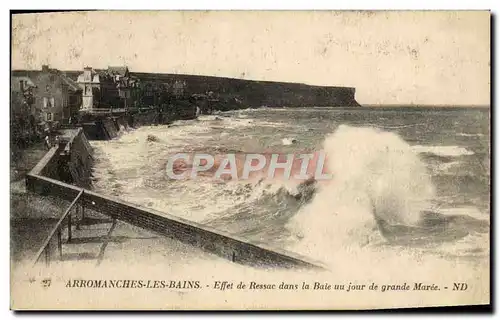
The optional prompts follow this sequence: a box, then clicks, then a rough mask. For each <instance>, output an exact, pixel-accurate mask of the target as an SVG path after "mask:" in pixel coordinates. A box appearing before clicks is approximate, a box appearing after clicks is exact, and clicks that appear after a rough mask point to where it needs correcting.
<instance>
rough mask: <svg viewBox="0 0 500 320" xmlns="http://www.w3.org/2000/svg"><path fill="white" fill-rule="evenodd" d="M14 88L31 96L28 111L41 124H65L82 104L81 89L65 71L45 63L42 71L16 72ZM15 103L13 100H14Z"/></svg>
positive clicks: (14, 72) (15, 90) (13, 82)
mask: <svg viewBox="0 0 500 320" xmlns="http://www.w3.org/2000/svg"><path fill="white" fill-rule="evenodd" d="M11 91H13V92H23V95H25V96H26V95H27V93H28V92H29V94H28V96H31V97H30V99H31V101H30V103H29V109H30V110H29V114H30V115H32V116H33V117H34V121H35V122H36V123H37V124H39V125H45V126H48V127H51V126H55V125H58V124H66V123H68V122H69V119H70V117H72V116H73V115H75V114H76V113H77V112H78V110H79V108H80V106H81V104H82V90H81V88H80V87H79V86H78V84H77V83H76V82H75V81H74V80H72V79H71V78H69V77H68V76H67V75H66V74H65V73H64V72H61V71H59V70H56V69H51V68H49V66H47V65H44V66H42V70H41V71H39V70H36V71H22V70H20V71H13V72H12V77H11ZM13 102H14V101H13Z"/></svg>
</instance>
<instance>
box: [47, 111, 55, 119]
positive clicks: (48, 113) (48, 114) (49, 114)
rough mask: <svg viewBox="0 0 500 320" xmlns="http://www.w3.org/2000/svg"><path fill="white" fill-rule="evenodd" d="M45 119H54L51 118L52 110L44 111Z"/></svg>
mask: <svg viewBox="0 0 500 320" xmlns="http://www.w3.org/2000/svg"><path fill="white" fill-rule="evenodd" d="M45 120H46V121H52V120H54V119H53V118H52V112H46V113H45Z"/></svg>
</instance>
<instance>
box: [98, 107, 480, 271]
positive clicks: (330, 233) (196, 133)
mask: <svg viewBox="0 0 500 320" xmlns="http://www.w3.org/2000/svg"><path fill="white" fill-rule="evenodd" d="M489 124H490V114H489V109H485V108H473V107H471V108H438V107H436V108H375V107H374V108H364V107H363V108H300V109H286V108H285V109H247V110H239V111H231V112H225V113H221V114H219V115H217V116H200V117H199V118H198V119H196V120H187V121H177V122H175V123H174V124H172V125H170V126H168V127H167V126H145V127H140V128H138V129H131V130H130V131H128V132H123V133H122V134H121V135H120V136H119V137H118V138H117V139H114V140H111V141H93V142H92V145H93V147H94V148H95V156H96V163H95V168H94V173H93V178H94V184H93V185H94V188H95V189H96V190H97V191H99V192H102V193H105V194H110V195H115V196H118V197H120V198H122V199H123V200H126V201H130V202H132V203H137V204H140V205H142V206H145V207H150V208H154V209H156V210H159V211H162V212H166V213H169V214H171V215H176V216H179V217H183V218H186V219H189V220H192V221H196V222H199V223H202V224H206V225H210V226H212V227H214V228H216V229H219V230H222V231H225V232H228V233H232V234H235V235H238V236H240V237H243V238H246V239H249V240H251V241H252V242H254V243H262V244H266V245H268V246H271V247H277V248H282V249H286V250H289V251H294V252H298V253H300V254H303V255H305V256H308V257H310V258H313V259H316V260H320V261H323V262H325V263H326V264H328V265H330V266H331V267H332V268H333V269H334V270H337V271H338V272H344V273H349V272H355V271H356V270H361V271H362V272H363V274H364V275H365V276H366V277H370V275H372V274H373V276H374V277H375V274H376V273H377V272H379V273H380V272H383V270H385V268H387V267H390V268H393V266H394V265H400V266H401V268H400V270H399V271H398V272H399V273H400V275H401V277H402V278H404V276H405V275H407V272H408V270H409V269H408V268H415V267H416V266H420V267H419V268H417V269H415V270H418V271H415V272H414V274H426V273H429V272H432V271H433V270H442V268H443V267H444V268H451V270H454V271H456V272H462V273H468V275H469V276H471V277H473V278H477V277H481V276H482V275H480V274H479V273H480V272H482V271H484V270H489V269H488V268H487V265H488V264H489V254H490V252H489V236H490V233H489V219H490V207H489V203H490V185H489V182H490V169H489V168H490V167H489V165H490V127H489ZM151 135H153V136H155V138H156V139H148V136H151ZM292 140H293V143H284V141H285V142H288V141H292ZM311 150H313V151H314V150H325V151H326V152H327V153H328V165H329V167H330V168H331V170H332V173H333V179H332V180H331V181H329V182H327V183H323V184H320V185H317V186H316V187H315V188H314V190H308V191H310V192H311V193H312V196H311V197H297V196H296V195H297V193H301V192H304V190H301V189H300V186H297V185H296V184H292V183H290V182H288V181H272V182H266V181H259V182H255V181H253V182H250V181H227V182H217V181H214V180H211V179H206V180H204V179H196V180H171V179H168V177H167V175H166V170H165V166H166V163H167V159H168V157H169V156H170V155H172V154H175V153H176V152H196V151H200V152H206V153H212V154H213V153H236V152H252V153H259V152H277V153H299V152H304V151H311ZM425 210H428V211H430V212H435V213H437V214H439V216H441V217H443V216H444V217H453V220H450V221H452V223H448V224H447V225H446V227H445V228H446V230H445V229H443V231H442V234H443V236H441V233H440V232H437V234H436V232H434V233H432V234H425V233H424V234H423V235H420V238H419V239H417V240H419V241H414V242H411V241H410V242H397V241H396V242H390V241H388V240H387V239H386V238H384V236H383V235H382V234H381V232H380V229H379V228H378V225H377V223H376V219H375V218H376V215H377V216H378V218H383V219H384V220H386V221H388V222H389V223H390V224H391V225H397V226H415V225H418V224H419V223H420V220H421V212H422V211H425ZM450 219H451V218H450ZM457 266H460V268H456V267H457ZM453 268H455V269H453ZM375 270H377V271H375ZM391 270H393V269H391ZM393 272H394V270H393ZM487 276H488V275H484V277H487Z"/></svg>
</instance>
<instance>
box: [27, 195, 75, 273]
mask: <svg viewBox="0 0 500 320" xmlns="http://www.w3.org/2000/svg"><path fill="white" fill-rule="evenodd" d="M83 192H84V189H81V191H80V193H79V194H78V195H77V196H76V198H75V199H74V200H73V202H71V204H70V205H69V207H68V208H67V209H66V211H65V212H64V214H63V215H62V216H61V218H59V221H57V223H56V225H55V226H54V228H53V229H52V231H51V232H50V234H49V236H48V237H47V239H45V241H44V242H43V245H42V247H41V248H40V250H38V252H37V254H36V256H35V258H34V259H33V263H32V265H33V266H35V265H36V264H37V263H38V262H39V261H40V258H41V257H42V255H44V256H45V264H46V265H47V266H48V265H50V260H51V254H52V248H51V242H52V241H53V239H54V237H56V236H57V250H58V253H59V260H62V256H63V252H62V229H63V228H64V227H65V226H64V223H65V222H66V226H67V228H68V232H67V240H66V241H67V242H71V238H72V230H71V227H72V226H73V224H72V219H71V213H72V211H73V210H72V209H73V208H75V209H76V210H75V211H76V212H77V210H78V207H76V205H77V203H78V201H80V198H81V196H82V195H83ZM82 218H83V208H82Z"/></svg>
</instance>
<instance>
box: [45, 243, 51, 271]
mask: <svg viewBox="0 0 500 320" xmlns="http://www.w3.org/2000/svg"><path fill="white" fill-rule="evenodd" d="M45 265H46V266H47V267H48V266H49V265H50V242H49V243H47V247H45Z"/></svg>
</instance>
